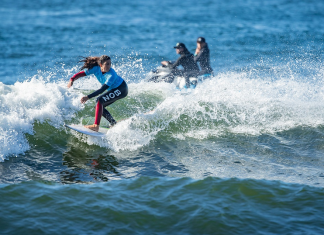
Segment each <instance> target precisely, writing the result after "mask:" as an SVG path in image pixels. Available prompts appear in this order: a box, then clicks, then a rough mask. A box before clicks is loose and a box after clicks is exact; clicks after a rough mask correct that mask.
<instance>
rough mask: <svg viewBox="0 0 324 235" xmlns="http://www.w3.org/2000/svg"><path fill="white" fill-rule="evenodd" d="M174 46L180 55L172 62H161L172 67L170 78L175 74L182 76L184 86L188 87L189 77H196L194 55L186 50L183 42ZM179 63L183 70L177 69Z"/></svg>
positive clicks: (196, 67)
mask: <svg viewBox="0 0 324 235" xmlns="http://www.w3.org/2000/svg"><path fill="white" fill-rule="evenodd" d="M174 48H175V49H176V52H177V54H180V57H179V58H178V59H177V60H176V61H175V62H174V63H171V62H169V61H162V62H161V64H162V65H163V66H166V67H169V68H170V69H172V75H173V76H172V79H174V77H175V76H183V77H184V78H185V79H186V87H187V88H189V87H190V84H189V77H197V76H198V73H199V67H198V65H197V63H196V62H195V60H194V55H193V54H191V53H190V52H189V51H188V49H187V47H186V46H185V44H183V43H182V42H179V43H177V44H176V46H175V47H174ZM179 65H181V66H182V67H183V70H179V69H177V67H178V66H179Z"/></svg>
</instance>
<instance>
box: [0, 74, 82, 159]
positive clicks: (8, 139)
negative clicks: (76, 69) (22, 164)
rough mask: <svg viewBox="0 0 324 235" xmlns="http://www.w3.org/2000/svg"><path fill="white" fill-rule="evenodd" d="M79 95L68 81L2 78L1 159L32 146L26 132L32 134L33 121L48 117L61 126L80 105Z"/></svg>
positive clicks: (46, 119)
mask: <svg viewBox="0 0 324 235" xmlns="http://www.w3.org/2000/svg"><path fill="white" fill-rule="evenodd" d="M79 97H80V94H78V93H73V92H70V91H69V90H67V88H66V86H65V84H58V83H53V82H47V81H44V79H42V78H36V76H35V77H34V78H32V79H30V80H29V81H24V82H16V83H15V84H14V85H5V84H3V83H1V82H0V102H1V104H0V161H3V160H4V159H5V157H7V156H9V155H17V154H23V153H24V152H25V151H27V150H28V149H29V144H28V142H27V140H26V138H25V134H26V133H28V134H33V124H34V122H40V123H43V122H45V121H48V122H49V123H50V124H51V125H53V126H55V127H60V126H61V125H62V124H63V123H64V120H66V119H70V118H71V117H73V115H74V113H75V111H76V110H80V108H81V104H80V102H79Z"/></svg>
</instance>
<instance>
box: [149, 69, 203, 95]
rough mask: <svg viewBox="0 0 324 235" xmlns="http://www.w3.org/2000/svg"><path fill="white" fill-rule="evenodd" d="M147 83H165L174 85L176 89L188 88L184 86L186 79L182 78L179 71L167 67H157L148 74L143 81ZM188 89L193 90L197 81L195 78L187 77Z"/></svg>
mask: <svg viewBox="0 0 324 235" xmlns="http://www.w3.org/2000/svg"><path fill="white" fill-rule="evenodd" d="M145 80H146V81H147V82H166V83H174V84H175V86H176V87H177V88H178V89H186V88H189V87H187V86H186V79H185V78H184V77H183V76H182V72H181V70H179V69H176V68H175V69H171V68H169V67H167V66H164V65H162V66H159V67H158V68H156V69H154V70H152V71H151V72H149V73H148V74H147V76H146V79H145ZM189 83H190V88H191V89H194V88H196V86H197V83H198V79H197V78H196V77H189Z"/></svg>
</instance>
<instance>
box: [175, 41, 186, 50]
mask: <svg viewBox="0 0 324 235" xmlns="http://www.w3.org/2000/svg"><path fill="white" fill-rule="evenodd" d="M174 48H177V49H179V48H186V46H185V44H183V43H182V42H178V43H177V45H176V46H175V47H174Z"/></svg>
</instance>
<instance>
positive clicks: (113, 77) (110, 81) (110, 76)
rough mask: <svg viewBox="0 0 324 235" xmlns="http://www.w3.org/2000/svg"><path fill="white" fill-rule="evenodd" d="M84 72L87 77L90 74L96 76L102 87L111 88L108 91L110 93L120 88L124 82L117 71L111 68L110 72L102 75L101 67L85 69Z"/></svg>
mask: <svg viewBox="0 0 324 235" xmlns="http://www.w3.org/2000/svg"><path fill="white" fill-rule="evenodd" d="M84 72H85V74H86V75H87V76H88V75H90V74H93V75H95V76H96V78H97V79H98V81H99V82H100V83H101V85H103V84H106V85H107V86H109V88H108V89H107V90H108V91H109V90H111V89H114V88H116V87H118V86H119V85H120V84H122V82H123V81H124V79H122V78H121V77H119V76H118V75H117V73H116V72H115V70H114V69H112V68H110V69H109V71H108V72H106V73H105V74H102V72H101V69H100V67H99V66H95V67H93V68H92V69H85V70H84Z"/></svg>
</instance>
